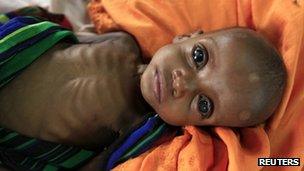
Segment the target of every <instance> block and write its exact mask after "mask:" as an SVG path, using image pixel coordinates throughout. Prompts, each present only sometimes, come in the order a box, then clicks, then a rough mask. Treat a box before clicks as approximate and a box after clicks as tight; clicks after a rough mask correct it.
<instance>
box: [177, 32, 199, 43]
mask: <svg viewBox="0 0 304 171" xmlns="http://www.w3.org/2000/svg"><path fill="white" fill-rule="evenodd" d="M203 33H204V31H203V30H197V31H195V32H192V33H190V34H183V35H177V36H175V37H174V38H173V41H172V42H173V43H179V42H182V41H184V40H187V39H189V38H194V37H197V36H199V35H202V34H203Z"/></svg>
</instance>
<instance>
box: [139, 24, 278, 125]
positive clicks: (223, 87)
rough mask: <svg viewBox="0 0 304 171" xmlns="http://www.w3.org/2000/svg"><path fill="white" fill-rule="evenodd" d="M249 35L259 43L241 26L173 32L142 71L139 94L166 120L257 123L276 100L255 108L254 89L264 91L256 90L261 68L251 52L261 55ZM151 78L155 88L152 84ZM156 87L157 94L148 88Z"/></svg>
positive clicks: (257, 102) (257, 100)
mask: <svg viewBox="0 0 304 171" xmlns="http://www.w3.org/2000/svg"><path fill="white" fill-rule="evenodd" d="M254 39H261V40H260V41H261V42H263V43H264V40H262V38H261V37H259V36H256V33H254V32H253V31H248V30H245V29H230V30H225V29H224V30H219V31H215V32H210V33H203V32H201V31H198V32H195V33H193V34H190V35H183V36H179V37H176V38H175V39H174V41H173V43H172V44H169V45H166V46H164V47H162V48H161V49H160V50H158V51H157V52H156V54H155V55H154V56H153V58H152V60H151V62H150V64H149V65H148V67H147V69H146V71H145V72H144V73H143V76H142V79H141V90H142V93H143V96H144V98H145V99H146V101H147V102H148V103H149V104H151V105H152V107H153V108H154V109H155V110H156V112H157V113H158V114H159V115H160V117H161V118H162V119H163V120H164V121H166V122H168V123H170V124H172V125H179V126H181V125H198V126H205V125H213V126H214V125H215V126H232V127H243V126H251V125H254V124H258V123H261V122H262V121H264V120H266V118H267V117H268V116H269V113H272V112H273V111H274V109H275V107H276V105H277V104H278V103H279V101H280V99H279V98H278V99H275V100H274V102H273V103H272V104H271V105H269V106H267V107H265V108H263V109H262V110H260V109H261V108H260V107H256V108H255V106H260V105H261V103H263V98H264V96H259V94H265V93H262V92H260V91H259V90H260V88H261V87H262V86H263V85H262V83H261V81H260V77H261V74H262V73H260V72H258V71H259V68H258V67H257V66H256V65H252V63H255V62H258V61H257V60H260V59H257V58H255V56H257V55H263V53H261V54H258V51H259V49H258V48H255V46H259V45H255V46H253V45H252V43H251V41H252V40H254ZM265 44H267V43H266V42H265ZM269 47H271V46H269ZM269 49H270V50H273V49H271V48H269ZM266 50H267V51H268V49H266ZM260 51H261V50H260ZM265 57H267V56H265ZM157 77H159V80H160V81H159V83H160V84H159V88H158V87H157V86H155V84H156V85H157V82H158V78H157ZM155 82H156V83H155ZM157 89H160V98H159V96H157V93H154V92H157ZM155 94H156V95H155Z"/></svg>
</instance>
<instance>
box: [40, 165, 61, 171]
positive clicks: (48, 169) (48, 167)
mask: <svg viewBox="0 0 304 171" xmlns="http://www.w3.org/2000/svg"><path fill="white" fill-rule="evenodd" d="M57 170H59V169H58V168H57V167H55V166H53V165H49V164H48V165H46V166H45V167H44V168H43V171H57Z"/></svg>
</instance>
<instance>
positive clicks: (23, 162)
mask: <svg viewBox="0 0 304 171" xmlns="http://www.w3.org/2000/svg"><path fill="white" fill-rule="evenodd" d="M28 159H29V158H28V157H26V158H25V159H24V160H23V161H22V162H21V163H20V165H24V164H25V162H26V161H27V160H28Z"/></svg>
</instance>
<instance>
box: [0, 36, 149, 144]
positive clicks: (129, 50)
mask: <svg viewBox="0 0 304 171" xmlns="http://www.w3.org/2000/svg"><path fill="white" fill-rule="evenodd" d="M80 41H81V42H82V43H81V44H77V45H71V44H67V43H60V44H58V45H56V46H55V47H54V48H52V49H51V50H49V51H48V52H47V53H45V54H44V55H43V56H41V57H40V58H39V59H38V60H37V61H35V62H34V63H33V64H32V65H30V66H29V67H28V68H27V69H26V70H25V71H24V72H22V73H21V74H20V75H19V76H18V77H17V78H16V79H14V80H13V81H12V82H10V84H8V85H7V86H6V87H4V88H3V89H1V90H0V104H1V107H0V114H1V121H0V125H2V126H4V127H6V128H10V129H12V130H15V131H18V132H20V133H22V134H24V135H27V136H31V137H36V138H40V139H44V140H48V141H54V142H59V143H65V144H74V145H80V146H84V147H86V148H96V147H101V145H104V146H107V145H109V144H111V143H112V141H114V139H115V138H117V136H118V135H119V134H122V133H123V132H124V131H125V130H127V129H128V128H129V127H130V126H131V125H133V124H136V123H137V122H139V121H140V119H141V117H142V113H145V110H146V109H145V108H144V105H143V104H142V102H143V100H142V99H141V97H140V92H139V90H140V89H139V75H138V74H137V70H138V69H137V66H138V65H139V64H140V63H141V61H140V58H139V49H138V47H137V45H136V42H135V41H134V40H133V39H132V37H130V36H129V35H127V34H126V33H110V34H105V35H101V36H96V35H94V36H85V37H83V36H82V37H80ZM113 49H115V50H113ZM105 90H107V91H105Z"/></svg>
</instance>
